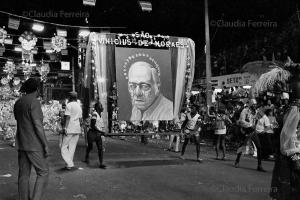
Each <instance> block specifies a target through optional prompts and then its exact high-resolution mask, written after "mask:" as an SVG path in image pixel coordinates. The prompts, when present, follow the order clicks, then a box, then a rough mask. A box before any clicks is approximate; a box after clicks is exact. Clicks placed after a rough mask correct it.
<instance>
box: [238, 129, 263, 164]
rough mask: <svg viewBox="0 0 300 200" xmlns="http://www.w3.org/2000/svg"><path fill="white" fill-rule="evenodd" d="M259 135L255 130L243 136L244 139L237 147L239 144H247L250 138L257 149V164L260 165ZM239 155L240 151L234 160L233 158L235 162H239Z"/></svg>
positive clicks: (240, 154)
mask: <svg viewBox="0 0 300 200" xmlns="http://www.w3.org/2000/svg"><path fill="white" fill-rule="evenodd" d="M259 137H260V136H259V135H258V134H257V133H256V132H253V133H251V134H250V135H247V136H245V139H244V141H243V142H242V143H241V144H240V146H239V147H241V146H244V145H247V142H248V141H249V140H252V141H253V142H254V144H255V146H256V149H257V166H261V159H262V156H261V155H262V152H261V144H260V138H259ZM241 156H242V152H240V153H238V155H237V157H236V160H235V162H236V163H239V162H240V159H241Z"/></svg>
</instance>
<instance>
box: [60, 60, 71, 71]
mask: <svg viewBox="0 0 300 200" xmlns="http://www.w3.org/2000/svg"><path fill="white" fill-rule="evenodd" d="M61 70H70V62H65V61H61Z"/></svg>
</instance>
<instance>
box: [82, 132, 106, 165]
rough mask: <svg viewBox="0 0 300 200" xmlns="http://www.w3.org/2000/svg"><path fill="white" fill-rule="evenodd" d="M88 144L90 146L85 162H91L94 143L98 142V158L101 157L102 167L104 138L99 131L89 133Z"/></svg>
mask: <svg viewBox="0 0 300 200" xmlns="http://www.w3.org/2000/svg"><path fill="white" fill-rule="evenodd" d="M87 142H88V146H87V149H86V155H85V160H86V161H88V160H89V153H90V152H91V150H92V149H93V143H94V142H96V145H97V148H98V157H99V162H100V165H102V164H103V148H102V138H101V134H100V132H98V131H95V130H89V131H88V133H87Z"/></svg>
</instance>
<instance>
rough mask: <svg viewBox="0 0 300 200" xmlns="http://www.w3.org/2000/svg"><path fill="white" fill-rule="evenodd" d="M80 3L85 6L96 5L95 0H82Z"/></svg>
mask: <svg viewBox="0 0 300 200" xmlns="http://www.w3.org/2000/svg"><path fill="white" fill-rule="evenodd" d="M82 3H83V5H85V6H95V5H96V0H83V1H82Z"/></svg>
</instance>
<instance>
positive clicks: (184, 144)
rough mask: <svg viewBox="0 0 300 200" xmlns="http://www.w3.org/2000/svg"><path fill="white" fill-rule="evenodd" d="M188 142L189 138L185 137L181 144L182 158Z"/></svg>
mask: <svg viewBox="0 0 300 200" xmlns="http://www.w3.org/2000/svg"><path fill="white" fill-rule="evenodd" d="M189 141H190V137H187V136H185V137H184V142H183V145H182V149H181V157H182V158H183V155H184V152H185V149H186V146H187V145H188V143H189Z"/></svg>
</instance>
